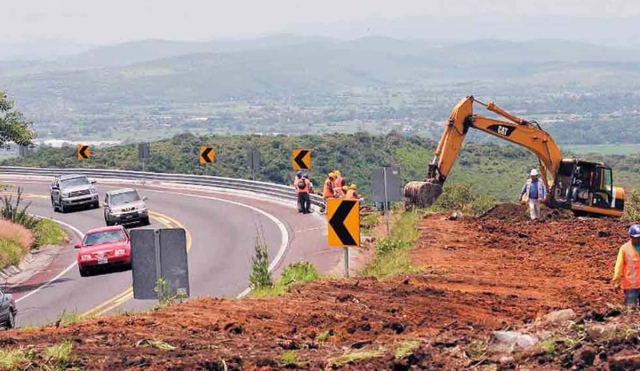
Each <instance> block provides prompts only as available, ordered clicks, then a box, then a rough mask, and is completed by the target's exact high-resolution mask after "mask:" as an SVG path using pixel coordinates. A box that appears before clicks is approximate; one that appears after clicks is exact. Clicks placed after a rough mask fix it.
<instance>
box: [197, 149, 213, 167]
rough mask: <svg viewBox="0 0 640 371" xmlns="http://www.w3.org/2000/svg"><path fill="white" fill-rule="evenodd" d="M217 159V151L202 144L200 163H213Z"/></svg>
mask: <svg viewBox="0 0 640 371" xmlns="http://www.w3.org/2000/svg"><path fill="white" fill-rule="evenodd" d="M215 159H216V151H214V150H213V148H211V147H207V146H200V163H201V164H211V163H213V162H214V161H215Z"/></svg>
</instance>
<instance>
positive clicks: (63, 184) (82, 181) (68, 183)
mask: <svg viewBox="0 0 640 371" xmlns="http://www.w3.org/2000/svg"><path fill="white" fill-rule="evenodd" d="M87 184H91V182H90V181H89V179H87V178H86V177H84V176H82V177H77V178H69V179H63V180H61V181H60V188H68V187H77V186H80V185H87Z"/></svg>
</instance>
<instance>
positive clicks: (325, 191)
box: [322, 178, 333, 198]
mask: <svg viewBox="0 0 640 371" xmlns="http://www.w3.org/2000/svg"><path fill="white" fill-rule="evenodd" d="M322 197H324V198H331V197H333V184H332V183H331V179H329V178H327V180H325V181H324V187H323V188H322Z"/></svg>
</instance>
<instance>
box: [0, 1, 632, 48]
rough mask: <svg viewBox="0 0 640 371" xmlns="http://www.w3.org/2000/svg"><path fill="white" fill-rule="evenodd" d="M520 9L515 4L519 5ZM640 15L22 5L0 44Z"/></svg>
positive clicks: (332, 6) (350, 6) (477, 6)
mask: <svg viewBox="0 0 640 371" xmlns="http://www.w3.org/2000/svg"><path fill="white" fill-rule="evenodd" d="M516 3H517V4H516ZM470 13H472V14H483V13H484V14H486V13H493V14H495V13H501V14H505V16H506V15H509V14H574V15H589V16H612V17H617V16H626V15H637V14H640V1H637V0H489V1H484V0H455V1H452V0H392V1H389V0H322V1H314V0H307V1H302V0H300V1H294V0H252V1H248V0H230V1H224V2H222V1H215V0H178V1H176V0H171V1H169V0H153V1H151V0H109V1H94V0H19V1H11V2H8V3H6V4H3V6H2V12H0V24H1V25H2V30H3V32H2V33H0V42H21V41H27V40H33V39H43V38H46V39H63V40H68V41H75V42H80V43H91V44H100V43H111V42H119V41H128V40H138V39H145V38H163V39H174V40H178V39H180V40H210V39H213V38H222V37H231V36H241V35H259V34H267V33H273V32H278V31H281V30H285V29H289V28H291V27H293V26H295V25H297V24H302V23H318V22H320V23H329V22H336V21H352V20H362V19H366V18H370V17H383V18H397V17H402V16H407V15H422V14H470Z"/></svg>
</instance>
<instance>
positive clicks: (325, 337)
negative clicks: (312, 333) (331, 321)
mask: <svg viewBox="0 0 640 371" xmlns="http://www.w3.org/2000/svg"><path fill="white" fill-rule="evenodd" d="M329 337H331V330H327V331H323V332H321V333H319V334H318V335H316V341H317V342H320V343H324V342H325V341H327V340H329Z"/></svg>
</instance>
